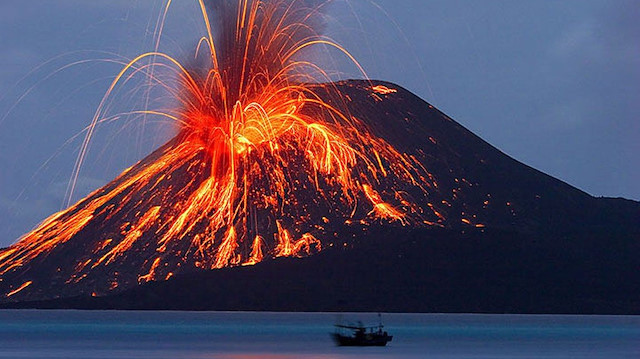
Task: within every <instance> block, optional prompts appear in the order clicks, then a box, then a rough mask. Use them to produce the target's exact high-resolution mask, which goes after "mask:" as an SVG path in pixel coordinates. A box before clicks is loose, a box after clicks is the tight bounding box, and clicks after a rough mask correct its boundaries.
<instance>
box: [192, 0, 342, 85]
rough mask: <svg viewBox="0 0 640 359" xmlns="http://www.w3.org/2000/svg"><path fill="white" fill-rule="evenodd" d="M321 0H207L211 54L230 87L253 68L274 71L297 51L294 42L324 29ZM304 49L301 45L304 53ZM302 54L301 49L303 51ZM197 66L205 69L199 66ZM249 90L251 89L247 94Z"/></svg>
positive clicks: (244, 80)
mask: <svg viewBox="0 0 640 359" xmlns="http://www.w3.org/2000/svg"><path fill="white" fill-rule="evenodd" d="M328 3H329V1H326V0H293V1H283V0H208V1H207V2H206V6H207V10H208V15H209V19H210V22H211V27H212V32H213V38H214V46H215V53H216V58H217V61H218V65H219V68H220V72H221V73H223V74H224V75H223V76H224V77H225V82H226V86H227V87H228V90H229V93H231V94H239V93H241V92H243V91H245V95H246V89H243V88H242V84H243V83H245V84H246V83H247V81H248V80H249V79H252V78H256V74H275V73H278V72H279V71H280V70H282V69H283V68H284V67H285V66H286V65H287V60H288V61H291V60H293V59H295V58H299V57H300V56H301V54H300V53H296V54H293V55H294V56H293V57H288V56H289V55H291V53H290V52H291V51H292V50H293V49H296V48H297V47H298V46H299V45H301V44H303V43H305V42H309V41H310V40H312V39H318V38H320V37H321V36H322V34H323V33H324V30H325V29H326V21H325V16H326V14H325V11H326V9H327V7H328V6H327V5H328ZM307 50H308V49H305V50H304V51H302V53H304V54H307V53H308V51H307ZM302 56H305V55H302ZM199 67H200V69H199V71H197V72H198V73H200V74H203V71H209V70H210V69H208V68H203V67H202V66H199ZM249 95H250V94H249Z"/></svg>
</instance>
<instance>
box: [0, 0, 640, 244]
mask: <svg viewBox="0 0 640 359" xmlns="http://www.w3.org/2000/svg"><path fill="white" fill-rule="evenodd" d="M163 3H164V1H160V0H110V1H86V0H56V1H50V0H30V1H28V2H25V1H23V0H3V1H2V2H0V247H2V246H6V245H9V244H11V243H13V242H15V240H16V239H18V237H19V236H20V235H22V234H24V233H25V232H27V231H28V230H29V229H31V228H32V227H33V226H35V225H36V224H37V223H39V222H40V221H42V220H43V219H44V218H46V217H47V216H49V215H50V214H52V213H54V212H56V211H58V210H60V209H62V208H63V207H64V203H65V193H66V189H67V185H68V183H69V178H70V176H71V172H72V170H73V166H74V163H75V159H76V157H77V154H78V150H79V148H80V144H81V141H82V137H81V136H78V135H79V134H81V133H82V130H83V129H84V128H85V127H86V126H87V125H88V124H89V123H90V121H91V119H92V117H93V115H94V112H95V110H96V108H97V107H98V105H99V103H100V101H101V99H102V97H103V95H104V93H105V91H106V89H107V88H108V86H109V85H110V83H111V80H112V79H113V77H114V76H115V75H116V74H117V73H118V72H119V70H120V69H121V68H122V65H121V64H120V63H118V60H119V59H132V58H134V57H136V56H137V55H138V54H140V53H143V52H145V51H149V50H151V49H153V30H154V27H155V23H156V20H157V19H158V16H159V14H160V11H161V9H162V6H163ZM327 15H328V19H329V24H328V27H327V33H328V35H330V36H332V37H333V38H334V39H336V41H337V42H339V43H341V44H343V45H344V46H345V47H346V48H347V49H348V50H349V51H350V52H351V53H352V54H353V55H354V56H355V57H356V58H357V59H358V61H359V62H360V63H361V64H362V66H363V67H364V69H365V70H366V73H367V75H368V76H369V77H370V78H373V79H381V80H387V81H391V82H394V83H397V84H398V85H401V86H403V87H405V88H407V89H409V90H411V91H412V92H414V93H416V94H417V95H418V96H420V97H422V98H423V99H425V100H427V101H428V102H430V103H431V104H433V105H435V106H436V107H438V108H439V109H440V110H442V111H443V112H445V113H447V114H448V115H449V116H450V117H452V118H454V119H455V120H456V121H458V122H460V123H461V124H462V125H463V126H465V127H467V128H468V129H470V130H471V131H473V132H474V133H476V134H477V135H479V136H480V137H482V138H483V139H485V140H486V141H488V142H489V143H491V144H492V145H494V146H496V147H497V148H499V149H500V150H502V151H503V152H505V153H506V154H508V155H510V156H512V157H514V158H515V159H517V160H519V161H521V162H523V163H525V164H527V165H529V166H532V167H534V168H536V169H538V170H541V171H543V172H545V173H548V174H550V175H552V176H554V177H556V178H559V179H561V180H563V181H565V182H567V183H569V184H571V185H574V186H576V187H578V188H579V189H581V190H584V191H586V192H588V193H590V194H592V195H594V196H610V197H625V198H630V199H635V200H640V166H639V165H640V160H639V159H638V158H640V156H638V154H639V153H640V141H638V139H639V138H640V98H639V97H640V45H638V38H640V21H638V19H640V7H639V6H637V3H636V2H635V1H634V0H616V1H608V0H565V1H554V0H540V1H528V0H522V1H518V0H500V1H497V0H484V1H475V0H401V1H399V0H375V1H369V0H357V1H356V0H349V1H346V0H336V3H334V4H333V5H331V6H329V8H328V10H327ZM203 29H204V28H203V26H202V24H201V21H200V18H199V17H198V16H197V4H196V1H195V0H180V1H175V5H174V8H172V9H171V12H170V13H169V17H168V18H167V22H166V28H165V31H164V34H165V35H164V37H163V39H162V43H161V50H164V51H166V52H168V53H171V54H175V55H182V54H185V53H188V52H189V51H191V49H192V48H193V46H194V45H195V43H196V42H197V40H198V38H199V37H200V36H201V35H202V34H203V32H202V31H203ZM336 62H337V63H340V60H339V59H338V60H336ZM357 75H358V74H357V71H355V69H353V68H349V66H345V69H344V74H343V75H342V76H343V77H354V76H357ZM153 98H154V99H153V100H151V101H150V102H147V100H146V97H145V96H144V94H141V93H140V92H139V91H137V92H136V91H133V90H132V89H131V88H123V89H122V91H121V92H120V93H119V94H118V95H117V96H116V97H115V100H114V102H113V103H112V104H111V105H110V112H111V113H118V112H119V111H120V112H122V111H131V110H133V109H140V108H141V107H144V106H145V105H150V106H153V105H158V106H163V105H164V106H166V105H167V104H166V103H164V104H163V101H164V102H170V100H168V99H167V98H166V97H163V96H157V98H156V97H153ZM170 133H171V132H170V128H169V126H168V125H167V124H166V123H151V124H148V125H146V126H145V127H142V126H138V125H136V124H132V123H130V122H127V121H122V122H118V121H114V123H113V124H109V125H105V126H103V127H101V128H100V131H99V136H96V141H95V142H94V143H92V147H91V149H90V154H89V158H88V160H87V163H86V165H85V166H84V167H83V170H82V172H81V173H80V177H79V181H78V189H77V190H76V192H75V193H74V194H75V195H74V197H73V198H72V200H77V199H79V198H81V197H82V196H84V195H86V194H88V193H89V192H91V191H92V190H95V189H97V188H99V187H100V186H102V185H104V184H105V183H107V182H108V181H109V180H111V179H113V178H114V177H115V176H116V175H117V174H118V173H120V172H121V171H122V170H123V169H125V168H127V167H129V166H131V165H133V164H134V163H135V162H136V161H137V160H139V159H141V158H142V157H144V155H146V154H148V153H150V152H151V151H152V150H153V149H154V148H156V147H157V146H159V145H161V144H162V143H163V141H165V140H167V139H168V138H169V136H170Z"/></svg>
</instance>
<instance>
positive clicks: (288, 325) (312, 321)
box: [0, 310, 640, 359]
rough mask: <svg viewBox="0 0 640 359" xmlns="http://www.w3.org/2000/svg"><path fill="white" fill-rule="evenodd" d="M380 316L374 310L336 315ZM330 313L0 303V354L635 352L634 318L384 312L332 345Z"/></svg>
mask: <svg viewBox="0 0 640 359" xmlns="http://www.w3.org/2000/svg"><path fill="white" fill-rule="evenodd" d="M342 317H343V319H345V320H354V321H355V320H362V321H363V322H365V323H371V324H375V323H377V315H376V314H343V315H342ZM337 319H338V318H337V315H336V314H323V313H319V314H306V313H303V314H300V313H222V312H203V313H194V312H120V311H113V312H111V311H104V312H103V311H89V312H85V311H38V310H33V311H10V310H9V311H0V358H12V359H13V358H16V359H17V358H60V359H72V358H132V359H135V358H153V359H163V358H167V359H175V358H212V359H213V358H230V359H249V358H251V359H253V358H256V359H257V358H265V359H285V358H286V359H289V358H322V359H334V358H335V359H339V358H356V357H360V358H634V359H638V358H640V317H637V316H636V317H634V316H620V317H614V316H611V317H610V316H555V315H554V316H520V315H449V314H442V315H434V314H386V315H383V321H384V322H385V325H386V329H387V330H388V331H389V333H390V334H393V335H394V339H393V341H392V342H391V343H389V346H387V347H383V348H339V347H335V346H334V344H333V343H332V342H331V339H330V337H329V332H331V331H332V324H333V323H334V322H335V321H336V320H337Z"/></svg>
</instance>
